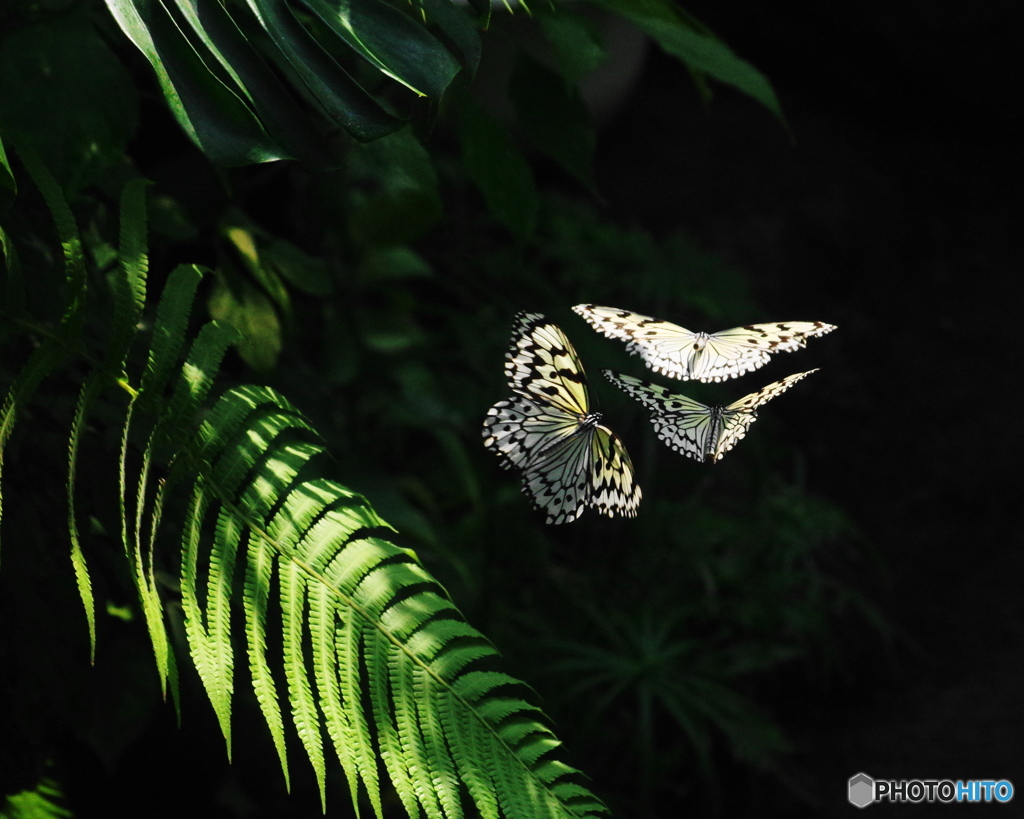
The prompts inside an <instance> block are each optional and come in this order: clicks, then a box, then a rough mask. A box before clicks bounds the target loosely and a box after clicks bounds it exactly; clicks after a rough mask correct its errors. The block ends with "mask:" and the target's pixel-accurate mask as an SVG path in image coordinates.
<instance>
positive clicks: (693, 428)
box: [603, 369, 817, 461]
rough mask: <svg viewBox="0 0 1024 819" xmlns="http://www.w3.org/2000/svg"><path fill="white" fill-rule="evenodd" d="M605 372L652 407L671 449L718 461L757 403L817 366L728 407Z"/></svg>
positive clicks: (744, 431)
mask: <svg viewBox="0 0 1024 819" xmlns="http://www.w3.org/2000/svg"><path fill="white" fill-rule="evenodd" d="M603 372H604V374H605V377H606V378H607V379H608V380H609V381H611V382H612V383H613V384H614V385H615V386H616V387H618V388H619V389H620V390H622V391H623V392H625V393H626V394H627V395H629V396H630V397H632V398H635V399H636V400H637V401H639V402H640V403H641V404H643V405H644V406H645V407H647V409H649V410H650V411H651V423H653V424H654V431H655V432H656V433H657V434H658V437H659V438H661V440H662V441H664V442H665V443H666V444H668V445H669V446H670V447H672V449H674V450H675V451H676V452H681V453H682V454H683V455H688V456H689V457H691V458H695V459H696V460H698V461H703V460H705V459H706V458H710V459H711V460H712V461H717V460H718V459H719V458H721V457H722V456H723V455H725V453H726V452H728V451H729V450H730V449H732V448H733V447H734V446H736V444H737V443H738V442H739V441H740V440H741V439H742V438H743V436H744V435H746V434H747V430H748V429H750V425H751V424H752V423H754V421H755V420H757V408H758V407H760V406H761V405H762V404H766V403H767V402H769V401H771V400H772V399H773V398H774V397H775V396H777V395H780V394H782V393H784V392H785V391H786V390H788V389H789V388H790V387H792V386H793V385H794V384H795V383H796V382H797V381H799V380H800V379H801V378H806V377H807V376H809V375H810V374H811V373H813V372H817V370H816V369H815V370H808V371H807V372H803V373H794V374H793V375H788V376H786V377H785V378H783V379H782V380H781V381H775V382H773V383H771V384H769V385H768V386H767V387H762V388H761V389H759V390H758V391H757V392H753V393H751V394H750V395H745V396H744V397H743V398H741V399H740V400H739V401H733V403H731V404H729V406H727V407H709V406H708V405H707V404H702V403H701V402H700V401H694V400H693V399H692V398H687V397H686V396H685V395H678V394H676V393H673V392H669V390H668V389H667V388H665V387H662V386H660V385H658V384H652V383H651V382H650V381H641V380H640V379H639V378H633V377H632V376H629V375H621V374H619V373H613V372H612V371H611V370H604V371H603Z"/></svg>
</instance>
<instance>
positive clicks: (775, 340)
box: [693, 321, 836, 381]
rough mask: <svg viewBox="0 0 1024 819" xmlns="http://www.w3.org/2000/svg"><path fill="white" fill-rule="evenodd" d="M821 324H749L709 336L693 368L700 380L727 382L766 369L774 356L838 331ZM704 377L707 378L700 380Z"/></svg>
mask: <svg viewBox="0 0 1024 819" xmlns="http://www.w3.org/2000/svg"><path fill="white" fill-rule="evenodd" d="M835 329H836V328H835V325H833V324H825V323H824V322H822V321H785V322H775V323H769V324H746V325H744V326H743V327H733V328H732V329H730V330H722V331H721V332H718V333H712V334H711V335H710V336H708V341H707V344H706V345H705V347H704V348H703V349H702V350H700V351H699V352H698V353H697V354H696V356H695V357H696V358H698V359H701V360H700V361H699V363H695V364H694V365H693V369H694V371H695V372H697V373H700V375H699V376H695V377H698V378H699V380H701V381H725V380H726V379H729V378H735V377H736V376H739V375H743V374H744V373H748V372H753V371H754V370H756V369H759V368H760V367H763V366H764V365H765V364H767V363H768V361H769V359H771V357H772V355H773V354H775V353H790V352H793V351H794V350H799V349H800V348H801V347H805V346H806V345H807V339H809V338H814V337H815V336H823V335H825V333H830V332H832V331H833V330H835ZM701 376H704V377H701Z"/></svg>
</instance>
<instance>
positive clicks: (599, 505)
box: [587, 424, 640, 518]
mask: <svg viewBox="0 0 1024 819" xmlns="http://www.w3.org/2000/svg"><path fill="white" fill-rule="evenodd" d="M590 452H591V454H590V473H589V474H590V495H589V497H588V498H587V503H588V504H589V505H590V506H593V507H594V508H595V509H596V510H597V511H598V512H599V513H600V514H602V515H607V516H608V517H614V516H615V515H622V516H624V517H627V518H632V517H636V510H637V507H638V506H639V505H640V487H639V486H638V485H637V482H636V473H635V472H634V471H633V464H632V462H631V461H630V460H629V453H627V452H626V447H625V446H623V444H622V441H621V440H619V436H618V435H616V434H615V433H614V432H612V431H611V430H610V429H608V427H606V426H603V425H601V424H598V425H597V426H596V427H595V428H594V432H593V435H592V436H591V441H590Z"/></svg>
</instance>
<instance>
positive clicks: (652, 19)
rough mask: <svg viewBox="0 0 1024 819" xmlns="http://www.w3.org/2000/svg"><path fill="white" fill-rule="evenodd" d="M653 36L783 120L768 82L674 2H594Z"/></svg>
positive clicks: (694, 66) (695, 67) (676, 54)
mask: <svg viewBox="0 0 1024 819" xmlns="http://www.w3.org/2000/svg"><path fill="white" fill-rule="evenodd" d="M594 2H596V3H597V4H598V5H600V6H603V7H604V8H606V9H608V10H609V11H611V12H613V13H615V14H617V15H619V16H620V17H624V18H626V19H627V20H629V21H630V22H632V23H633V24H634V25H636V26H637V27H638V28H640V29H641V30H642V31H644V32H646V33H647V34H649V35H650V36H651V37H653V38H654V40H655V41H656V42H657V43H658V45H660V46H661V47H662V48H663V49H664V50H665V51H666V52H668V53H669V54H671V55H672V56H674V57H678V58H679V59H680V60H682V61H683V62H684V63H686V65H687V66H689V67H690V68H691V69H692V70H694V71H697V72H701V73H705V74H707V75H708V76H711V77H714V78H715V79H716V80H719V81H720V82H724V83H728V84H729V85H732V86H734V87H735V88H738V89H739V90H740V91H743V92H744V93H745V94H749V95H750V96H751V97H753V98H754V99H755V100H757V101H758V102H760V103H761V104H762V105H764V106H765V107H766V108H768V109H769V110H770V111H771V112H772V113H773V114H775V115H776V116H777V117H778V118H779V119H783V116H782V108H781V107H780V105H779V100H778V98H777V97H776V96H775V91H774V89H773V88H772V86H771V83H769V82H768V80H767V78H765V76H764V75H763V74H762V73H761V72H760V71H758V70H757V69H756V68H754V66H752V65H751V64H750V63H748V62H747V61H746V60H743V59H740V58H739V57H737V56H736V54H734V53H733V51H732V49H730V48H729V47H728V46H727V45H726V44H725V43H723V42H722V41H721V40H719V39H718V38H717V37H715V36H714V35H712V34H711V33H710V32H708V31H707V30H705V29H704V28H703V27H701V26H699V25H697V24H695V23H694V21H692V20H691V19H690V18H688V17H687V16H686V15H684V14H683V13H682V12H681V10H680V9H679V8H678V6H676V5H675V4H674V3H672V2H671V0H643V1H642V2H637V0H594Z"/></svg>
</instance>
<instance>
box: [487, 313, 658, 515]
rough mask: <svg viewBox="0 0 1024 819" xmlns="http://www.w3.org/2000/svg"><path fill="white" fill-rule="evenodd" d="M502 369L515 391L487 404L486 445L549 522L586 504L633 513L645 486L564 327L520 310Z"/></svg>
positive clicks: (603, 511)
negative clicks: (515, 473) (594, 397)
mask: <svg viewBox="0 0 1024 819" xmlns="http://www.w3.org/2000/svg"><path fill="white" fill-rule="evenodd" d="M505 375H506V377H507V378H508V382H509V386H510V387H511V388H512V391H513V395H512V396H511V397H509V398H506V399H503V400H501V401H498V402H497V403H496V404H494V406H492V407H491V408H490V409H489V410H488V411H487V417H486V418H485V419H484V429H483V436H484V446H486V447H487V448H488V449H490V450H492V451H493V452H495V453H496V454H497V455H498V458H499V459H500V461H501V465H502V466H503V467H505V468H506V469H511V468H513V467H515V468H517V469H519V470H520V471H521V472H522V475H523V492H524V494H526V495H527V497H529V498H530V500H531V502H532V503H533V504H534V506H536V507H537V508H538V509H541V510H542V511H544V512H545V513H546V514H547V522H548V523H568V522H570V521H573V520H575V519H576V518H577V517H579V515H580V514H581V513H582V511H583V509H584V508H585V507H586V506H590V507H592V508H594V509H596V510H597V511H598V512H599V513H601V514H604V515H609V516H612V515H616V514H619V515H625V516H627V517H632V516H634V515H636V509H637V506H638V505H639V503H640V488H639V487H638V486H637V485H636V482H635V478H634V475H633V466H632V463H631V462H630V460H629V455H628V454H627V453H626V449H625V447H624V446H623V445H622V442H621V441H620V440H619V438H618V436H617V435H616V434H615V433H614V432H612V430H611V429H609V428H608V427H606V426H604V425H603V424H602V423H601V420H602V417H601V414H600V413H599V412H594V411H592V410H591V409H590V396H589V393H588V391H587V378H586V375H585V374H584V372H583V367H582V365H581V364H580V362H579V358H578V357H577V355H576V351H575V350H574V349H573V347H572V344H571V343H570V342H569V340H568V339H567V338H566V337H565V334H564V333H563V332H562V331H561V329H559V327H558V326H557V325H555V324H552V323H551V322H550V321H548V320H547V319H546V318H544V316H542V315H540V314H538V313H519V314H518V315H517V316H516V322H515V327H514V329H513V335H512V347H511V349H510V350H509V352H508V354H507V355H506V361H505Z"/></svg>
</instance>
